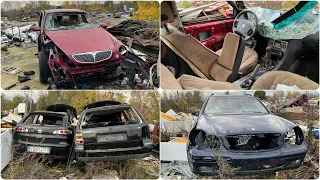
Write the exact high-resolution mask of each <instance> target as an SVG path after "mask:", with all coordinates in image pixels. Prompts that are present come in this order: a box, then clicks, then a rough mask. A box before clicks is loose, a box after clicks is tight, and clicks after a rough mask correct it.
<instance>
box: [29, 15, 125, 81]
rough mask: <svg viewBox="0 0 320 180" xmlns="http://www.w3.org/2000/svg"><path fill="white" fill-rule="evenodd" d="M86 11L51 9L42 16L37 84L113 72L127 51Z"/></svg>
mask: <svg viewBox="0 0 320 180" xmlns="http://www.w3.org/2000/svg"><path fill="white" fill-rule="evenodd" d="M106 27H107V25H106V24H98V23H97V22H96V21H95V20H94V19H93V18H92V16H90V15H89V14H88V13H87V12H86V11H83V10H76V9H52V10H46V11H43V12H41V14H40V20H39V26H33V27H32V30H33V31H38V32H39V36H38V51H39V52H40V54H39V69H40V81H41V82H48V79H49V78H50V77H53V79H54V80H56V81H61V80H62V81H66V82H68V81H75V80H76V79H83V78H87V77H93V76H101V75H108V74H112V72H115V70H116V69H117V68H118V66H119V65H120V62H121V60H122V59H124V58H125V57H126V56H127V54H128V51H127V48H126V47H125V46H124V45H123V44H122V43H121V42H120V41H119V40H117V39H116V38H115V37H113V36H112V35H111V34H110V33H108V32H107V31H106V30H105V28H106Z"/></svg>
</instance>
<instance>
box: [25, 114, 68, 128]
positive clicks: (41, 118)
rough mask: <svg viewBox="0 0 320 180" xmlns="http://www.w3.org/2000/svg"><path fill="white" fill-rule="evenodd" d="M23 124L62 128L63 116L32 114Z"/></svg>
mask: <svg viewBox="0 0 320 180" xmlns="http://www.w3.org/2000/svg"><path fill="white" fill-rule="evenodd" d="M24 123H25V124H39V125H56V126H63V116H56V115H40V114H32V115H30V116H28V117H27V119H26V120H25V121H24Z"/></svg>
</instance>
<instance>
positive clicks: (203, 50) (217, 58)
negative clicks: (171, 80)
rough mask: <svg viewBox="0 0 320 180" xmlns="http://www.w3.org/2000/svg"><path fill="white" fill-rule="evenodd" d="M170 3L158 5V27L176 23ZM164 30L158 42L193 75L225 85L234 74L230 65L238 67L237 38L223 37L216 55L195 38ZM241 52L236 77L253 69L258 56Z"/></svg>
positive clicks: (246, 50)
mask: <svg viewBox="0 0 320 180" xmlns="http://www.w3.org/2000/svg"><path fill="white" fill-rule="evenodd" d="M170 3H171V2H162V3H161V26H163V25H167V23H173V22H174V21H175V19H178V18H177V17H175V14H174V11H173V9H172V7H171V4H170ZM163 17H164V18H163ZM167 29H168V30H169V31H170V33H168V32H167V31H166V30H165V29H161V30H160V38H161V40H162V42H163V43H164V44H166V45H167V46H168V47H169V48H170V49H172V50H173V51H174V52H175V53H176V54H177V55H179V56H180V57H181V58H182V59H183V60H184V61H186V63H187V64H188V65H189V66H190V68H191V69H192V70H193V72H194V73H196V74H197V75H198V76H199V77H201V78H204V79H210V80H216V81H227V77H228V76H229V75H230V71H233V70H236V69H234V68H233V66H232V65H233V64H238V62H235V61H236V57H237V54H238V53H239V52H238V51H239V49H241V46H240V43H239V44H238V42H237V41H238V40H239V38H237V37H236V36H237V35H235V34H233V33H228V34H227V35H226V37H225V42H224V44H223V48H222V49H220V50H219V51H217V52H213V51H211V50H210V49H208V48H207V47H205V46H203V45H202V44H201V43H200V42H199V41H198V40H196V39H195V38H193V37H191V36H189V35H187V34H185V33H184V32H181V31H179V30H178V29H177V28H175V27H173V26H169V25H168V26H167ZM228 36H229V37H228ZM243 51H244V53H243V57H242V60H241V59H240V60H241V62H240V67H238V68H239V69H238V70H237V71H238V72H239V73H240V74H248V73H249V72H250V71H252V70H253V69H254V68H255V67H256V65H257V63H258V54H257V53H256V52H255V51H254V50H252V49H250V48H244V50H242V52H243ZM240 52H241V50H240ZM239 55H240V56H241V55H242V53H239ZM240 58H241V57H240ZM226 65H227V67H226ZM223 66H224V67H223ZM232 79H233V78H232ZM229 82H233V81H229Z"/></svg>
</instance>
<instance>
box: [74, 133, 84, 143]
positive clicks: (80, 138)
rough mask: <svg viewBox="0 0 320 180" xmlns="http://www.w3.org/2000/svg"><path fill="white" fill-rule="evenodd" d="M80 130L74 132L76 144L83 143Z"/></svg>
mask: <svg viewBox="0 0 320 180" xmlns="http://www.w3.org/2000/svg"><path fill="white" fill-rule="evenodd" d="M83 143H84V141H83V136H82V132H76V144H83Z"/></svg>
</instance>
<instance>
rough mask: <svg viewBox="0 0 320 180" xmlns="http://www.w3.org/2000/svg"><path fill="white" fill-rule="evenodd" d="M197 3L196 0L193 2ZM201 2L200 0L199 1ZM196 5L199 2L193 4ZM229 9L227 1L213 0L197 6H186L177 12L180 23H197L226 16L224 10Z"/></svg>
mask: <svg viewBox="0 0 320 180" xmlns="http://www.w3.org/2000/svg"><path fill="white" fill-rule="evenodd" d="M194 3H197V2H194ZM200 3H201V4H202V2H200ZM195 5H196V6H198V5H199V4H195ZM228 9H230V6H229V5H228V3H227V2H214V3H210V4H204V5H201V6H199V7H193V8H187V9H184V10H181V11H180V12H179V15H180V18H181V21H182V23H184V24H190V23H198V22H203V21H207V20H209V21H210V20H213V19H218V18H226V11H227V10H228Z"/></svg>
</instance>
